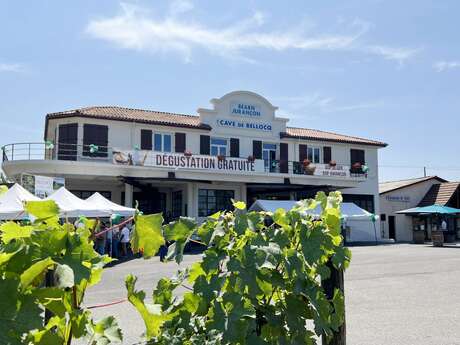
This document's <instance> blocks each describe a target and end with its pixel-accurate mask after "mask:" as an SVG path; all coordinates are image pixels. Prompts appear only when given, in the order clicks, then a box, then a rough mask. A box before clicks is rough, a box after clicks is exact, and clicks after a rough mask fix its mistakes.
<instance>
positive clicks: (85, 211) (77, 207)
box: [45, 187, 111, 218]
mask: <svg viewBox="0 0 460 345" xmlns="http://www.w3.org/2000/svg"><path fill="white" fill-rule="evenodd" d="M45 200H53V201H55V202H56V204H57V205H58V206H59V209H60V210H61V214H60V216H61V217H69V218H73V217H75V218H76V217H80V216H85V217H109V216H110V215H111V212H110V210H109V209H107V208H102V207H100V206H98V205H94V204H93V203H90V202H88V201H86V200H83V199H80V198H79V197H77V196H75V195H74V194H72V193H71V192H69V191H68V190H67V189H66V188H65V187H61V188H59V189H58V190H57V191H55V192H54V193H53V194H51V195H50V196H49V197H47V198H46V199H45Z"/></svg>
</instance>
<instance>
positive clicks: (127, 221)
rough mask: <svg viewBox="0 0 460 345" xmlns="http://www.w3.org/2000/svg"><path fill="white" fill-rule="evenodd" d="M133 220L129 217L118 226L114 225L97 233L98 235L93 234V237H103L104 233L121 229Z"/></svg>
mask: <svg viewBox="0 0 460 345" xmlns="http://www.w3.org/2000/svg"><path fill="white" fill-rule="evenodd" d="M133 219H134V217H130V218H128V219H126V220H124V221H123V222H121V223H120V224H117V225H114V226H112V227H110V228H107V229H105V230H104V231H101V232H98V233H96V234H94V236H96V237H98V236H101V235H104V234H105V233H106V232H109V231H110V230H113V229H116V228H121V227H122V226H123V225H125V224H128V223H129V222H130V221H132V220H133Z"/></svg>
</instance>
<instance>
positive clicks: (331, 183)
mask: <svg viewBox="0 0 460 345" xmlns="http://www.w3.org/2000/svg"><path fill="white" fill-rule="evenodd" d="M197 112H198V115H196V116H191V115H181V114H173V113H163V112H156V111H148V110H138V109H129V108H120V107H88V108H82V109H77V110H71V111H64V112H59V113H51V114H48V115H47V116H46V123H45V135H44V139H45V143H39V144H33V143H30V144H29V143H26V144H11V145H6V146H5V147H4V148H3V165H2V167H3V170H4V171H5V173H6V174H7V175H8V177H9V178H12V179H14V180H19V179H20V176H21V174H22V173H28V174H33V175H44V176H57V177H64V178H65V184H66V187H67V188H68V189H69V190H70V191H72V192H73V193H75V194H76V195H77V196H80V197H83V198H85V197H86V196H88V195H90V194H91V193H92V192H96V191H98V192H100V193H102V194H103V195H105V196H106V197H109V198H110V199H111V200H112V201H114V202H117V203H122V204H125V205H128V206H132V205H134V203H135V202H138V204H139V208H140V209H141V210H143V211H145V212H164V214H165V215H166V217H167V218H175V217H178V216H180V215H188V216H192V217H197V218H202V217H205V216H207V215H209V214H211V213H213V212H215V211H217V210H220V209H225V208H228V207H229V206H230V199H231V198H233V199H237V200H244V201H246V202H247V203H249V204H252V202H253V201H254V200H256V199H257V198H265V199H284V200H286V199H301V198H305V197H310V196H314V195H315V194H316V192H318V191H320V190H324V191H330V190H341V191H342V192H343V194H344V198H345V200H346V201H351V202H355V203H356V204H357V205H358V206H360V207H362V208H365V209H367V210H368V211H370V212H373V213H379V197H378V196H379V189H378V188H379V187H378V149H380V148H382V147H385V146H386V144H385V143H382V142H380V141H375V140H368V139H363V138H357V137H351V136H346V135H340V134H335V133H329V132H323V131H318V130H312V129H305V128H293V127H289V126H287V123H288V121H289V120H288V119H286V118H283V117H279V116H277V107H275V106H273V105H272V104H271V103H270V102H269V101H268V100H267V99H265V98H264V97H262V96H260V95H258V94H255V93H253V92H248V91H235V92H231V93H228V94H226V95H224V96H223V97H221V98H218V99H212V100H211V107H210V108H199V109H198V111H197Z"/></svg>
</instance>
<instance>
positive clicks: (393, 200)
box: [380, 176, 455, 242]
mask: <svg viewBox="0 0 460 345" xmlns="http://www.w3.org/2000/svg"><path fill="white" fill-rule="evenodd" d="M446 182H447V181H446V180H444V179H442V178H440V177H438V176H427V177H420V178H413V179H407V180H400V181H389V182H383V183H380V213H381V214H380V221H381V223H380V226H381V237H382V238H385V239H394V240H395V241H398V242H412V240H413V219H412V217H410V216H406V215H404V214H397V212H398V211H402V210H407V209H409V208H413V207H418V206H428V205H431V204H434V203H441V202H440V201H439V200H437V201H436V200H434V201H433V200H427V197H429V196H430V195H431V193H429V192H435V193H437V191H439V186H441V185H442V186H447V185H451V184H449V183H446ZM433 186H435V187H436V188H432V187H433ZM454 191H455V189H454ZM430 199H431V198H430ZM449 199H450V196H449V198H447V200H446V201H445V203H446V202H448V201H449ZM425 201H426V202H425Z"/></svg>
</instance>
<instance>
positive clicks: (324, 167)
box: [313, 164, 350, 177]
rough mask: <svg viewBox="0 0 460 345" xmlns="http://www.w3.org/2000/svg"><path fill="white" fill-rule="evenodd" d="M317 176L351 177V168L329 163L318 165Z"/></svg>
mask: <svg viewBox="0 0 460 345" xmlns="http://www.w3.org/2000/svg"><path fill="white" fill-rule="evenodd" d="M313 175H315V176H326V177H350V168H349V167H347V166H344V165H336V166H330V165H329V164H318V165H316V168H315V171H314V174H313Z"/></svg>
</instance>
